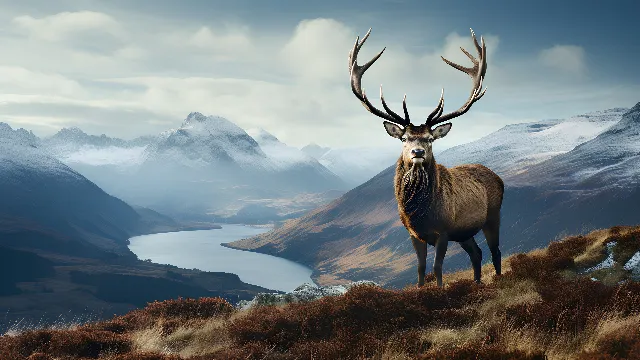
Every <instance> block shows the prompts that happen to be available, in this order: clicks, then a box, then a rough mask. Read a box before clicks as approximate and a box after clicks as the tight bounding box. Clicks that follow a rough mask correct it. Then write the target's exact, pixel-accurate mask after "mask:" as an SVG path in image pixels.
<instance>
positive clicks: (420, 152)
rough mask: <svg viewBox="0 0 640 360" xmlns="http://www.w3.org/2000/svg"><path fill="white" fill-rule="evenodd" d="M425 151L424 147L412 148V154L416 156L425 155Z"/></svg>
mask: <svg viewBox="0 0 640 360" xmlns="http://www.w3.org/2000/svg"><path fill="white" fill-rule="evenodd" d="M424 153H425V151H424V149H411V155H413V156H415V157H423V156H424Z"/></svg>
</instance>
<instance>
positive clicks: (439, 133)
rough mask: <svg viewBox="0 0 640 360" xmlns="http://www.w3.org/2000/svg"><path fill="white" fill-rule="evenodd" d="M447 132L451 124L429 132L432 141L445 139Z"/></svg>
mask: <svg viewBox="0 0 640 360" xmlns="http://www.w3.org/2000/svg"><path fill="white" fill-rule="evenodd" d="M449 130H451V123H446V124H443V125H440V126H438V127H437V128H435V129H433V130H431V135H433V138H434V139H440V138H441V137H445V135H447V134H448V133H449Z"/></svg>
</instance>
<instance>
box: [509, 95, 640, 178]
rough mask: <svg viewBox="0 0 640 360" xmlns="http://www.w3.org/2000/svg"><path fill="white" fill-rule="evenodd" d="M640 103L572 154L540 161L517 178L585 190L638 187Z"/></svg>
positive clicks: (639, 175)
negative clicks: (579, 186) (577, 184)
mask: <svg viewBox="0 0 640 360" xmlns="http://www.w3.org/2000/svg"><path fill="white" fill-rule="evenodd" d="M639 169H640V103H638V104H637V105H635V106H634V107H633V108H632V109H630V110H629V111H628V112H625V113H624V114H623V116H622V117H621V119H620V121H619V122H617V123H616V124H615V125H613V126H611V127H609V128H608V129H607V130H606V131H604V132H602V133H601V134H599V135H598V136H596V137H594V138H593V139H590V140H589V141H587V142H584V143H583V144H580V145H579V146H576V147H575V148H574V149H572V150H571V151H569V152H567V153H564V154H562V155H559V156H557V157H554V158H553V159H549V160H547V161H544V162H541V163H539V164H536V165H535V166H532V167H531V168H529V169H528V170H527V171H526V172H524V173H522V174H520V175H518V176H517V177H515V178H514V179H515V180H517V182H518V183H522V184H527V183H531V182H536V183H540V182H543V181H544V182H547V183H553V184H555V185H562V186H573V187H575V184H576V183H579V182H581V183H582V186H583V187H586V188H603V187H615V186H622V187H624V186H627V185H631V186H632V187H635V186H637V184H638V182H640V170H639Z"/></svg>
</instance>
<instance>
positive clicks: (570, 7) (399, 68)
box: [0, 0, 640, 149]
mask: <svg viewBox="0 0 640 360" xmlns="http://www.w3.org/2000/svg"><path fill="white" fill-rule="evenodd" d="M639 11H640V2H638V1H626V0H620V1H611V2H608V3H607V5H606V6H605V5H604V3H603V2H601V1H577V0H565V1H562V2H560V1H550V0H540V1H507V0H505V1H496V0H484V1H459V0H458V1H455V0H451V1H425V0H406V1H405V0H384V1H383V0H370V1H367V2H362V1H347V0H323V1H294V0H282V1H275V0H274V1H266V0H252V1H249V0H233V1H219V0H184V1H170V0H135V1H133V0H109V1H98V0H57V1H55V2H54V1H50V0H21V1H19V2H18V1H9V0H0V49H2V50H1V52H2V56H0V121H2V122H6V123H8V124H9V125H11V126H12V127H13V128H20V127H22V128H25V129H27V130H33V132H34V133H35V134H36V135H38V136H49V135H52V134H54V133H55V132H57V131H58V130H60V129H61V128H63V127H73V126H75V127H79V128H81V129H82V130H84V131H85V132H87V133H89V134H96V135H99V134H103V133H104V134H106V135H108V136H113V137H120V138H124V139H131V138H134V137H137V136H141V135H148V134H156V133H160V132H162V131H165V130H168V129H171V128H177V127H179V126H180V125H181V123H182V121H183V119H184V118H185V117H186V116H187V115H188V114H189V113H190V112H192V111H198V112H201V113H203V114H205V115H218V116H223V117H225V118H227V119H229V120H230V121H233V122H234V123H236V124H237V125H239V126H240V127H242V128H244V129H252V128H263V129H265V130H266V131H268V132H270V133H272V134H274V135H275V136H277V137H278V138H279V139H280V140H281V141H283V142H285V143H287V144H289V145H292V146H298V147H301V146H304V145H306V144H309V143H316V144H320V145H323V146H331V147H350V146H370V147H376V146H380V147H385V146H397V147H398V149H399V148H400V143H399V142H398V140H397V139H393V138H391V137H389V136H388V135H387V134H386V132H385V130H384V128H383V126H382V119H380V118H378V117H376V116H374V115H372V114H370V113H368V112H367V111H366V110H365V109H364V108H363V107H362V106H361V104H360V102H359V101H358V100H357V99H356V97H355V96H354V95H353V94H352V92H351V88H350V83H349V72H348V62H347V58H348V53H349V51H350V50H351V48H352V47H353V44H354V42H355V40H356V37H357V36H358V35H360V36H363V35H364V34H365V33H366V32H367V30H368V29H369V28H372V31H371V36H370V37H369V39H368V40H367V42H366V44H365V45H364V47H363V48H362V51H361V52H360V55H359V63H360V64H362V63H364V62H366V61H368V60H369V59H370V58H371V57H373V56H374V55H375V54H376V53H377V52H378V51H380V50H381V49H382V48H384V47H386V51H385V52H384V54H383V55H382V57H381V58H380V59H379V60H378V61H377V62H376V63H375V64H374V65H373V66H372V67H371V68H370V69H369V70H368V71H367V73H366V74H365V75H364V77H363V87H364V89H365V90H367V93H368V94H369V97H370V99H371V101H372V102H373V104H374V105H376V106H378V107H379V108H381V105H380V102H379V98H378V91H379V86H380V84H384V94H385V99H386V100H387V102H388V103H389V105H390V107H391V108H392V109H395V110H396V112H402V106H401V101H402V97H403V95H404V94H407V105H408V109H409V113H410V114H411V118H412V121H413V123H414V124H420V123H422V122H423V121H424V119H426V116H427V115H428V114H429V113H430V112H431V111H432V110H433V108H434V107H435V105H436V104H437V101H438V99H439V96H440V92H441V89H442V88H444V94H445V109H444V111H445V112H450V111H453V110H455V109H457V108H458V107H460V106H461V105H462V104H463V103H464V102H465V101H466V99H467V97H468V96H469V93H470V89H471V81H470V78H469V77H468V76H467V75H465V74H463V73H461V72H459V71H457V70H455V69H453V68H452V67H449V66H448V65H447V64H445V63H444V62H443V61H442V60H441V59H440V56H441V55H442V56H444V57H446V58H448V59H450V60H452V61H455V62H458V63H460V64H463V65H465V66H468V65H469V64H470V62H469V60H468V59H467V57H466V56H465V55H464V54H463V53H462V52H461V51H460V49H459V47H460V46H463V47H465V48H466V49H468V50H469V51H471V52H472V53H473V54H475V50H474V48H473V47H472V46H471V44H472V43H471V37H470V31H469V28H473V29H474V31H475V33H476V34H477V35H478V37H480V36H483V37H484V39H485V41H486V46H487V63H488V67H487V73H486V76H485V81H484V84H485V86H487V87H488V90H487V93H486V95H485V96H484V97H483V98H482V99H481V100H480V101H478V102H477V103H476V104H474V105H473V107H472V108H471V110H470V111H469V112H468V113H467V114H465V115H463V116H461V117H459V118H456V119H454V120H453V121H452V122H453V127H452V130H451V131H450V132H449V134H448V135H447V136H446V137H445V138H443V139H440V140H438V142H436V145H435V147H436V149H437V147H440V148H445V147H449V146H453V145H456V144H460V143H465V142H469V141H472V140H475V139H478V138H480V137H482V136H484V135H487V134H489V133H491V132H493V131H495V130H498V129H499V128H501V127H503V126H505V125H507V124H512V123H519V122H527V121H536V120H540V119H550V118H564V117H569V116H572V115H578V114H583V113H586V112H590V111H598V110H604V109H608V108H613V107H631V106H633V105H635V104H636V103H637V102H639V101H640V72H639V71H638V70H637V65H636V62H637V59H638V58H639V57H640V40H638V37H637V27H636V26H634V25H635V24H636V22H635V20H636V17H637V14H638V12H639Z"/></svg>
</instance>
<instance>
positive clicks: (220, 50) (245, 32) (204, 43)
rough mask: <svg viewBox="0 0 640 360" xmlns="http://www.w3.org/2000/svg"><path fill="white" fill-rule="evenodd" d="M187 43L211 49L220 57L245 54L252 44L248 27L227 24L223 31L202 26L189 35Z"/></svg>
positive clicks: (202, 48)
mask: <svg viewBox="0 0 640 360" xmlns="http://www.w3.org/2000/svg"><path fill="white" fill-rule="evenodd" d="M187 44H189V45H191V46H193V47H195V48H198V49H200V50H204V51H211V52H213V53H214V54H216V55H218V56H221V57H224V56H225V55H237V54H246V53H247V52H248V51H250V50H251V48H252V46H253V44H252V42H251V38H250V36H249V28H247V27H243V26H229V25H228V26H227V28H226V29H225V30H224V31H216V32H214V31H212V30H211V29H210V28H209V27H207V26H203V27H201V28H200V29H199V30H198V31H196V32H195V33H194V34H193V35H191V36H190V37H189V39H188V41H187Z"/></svg>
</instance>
